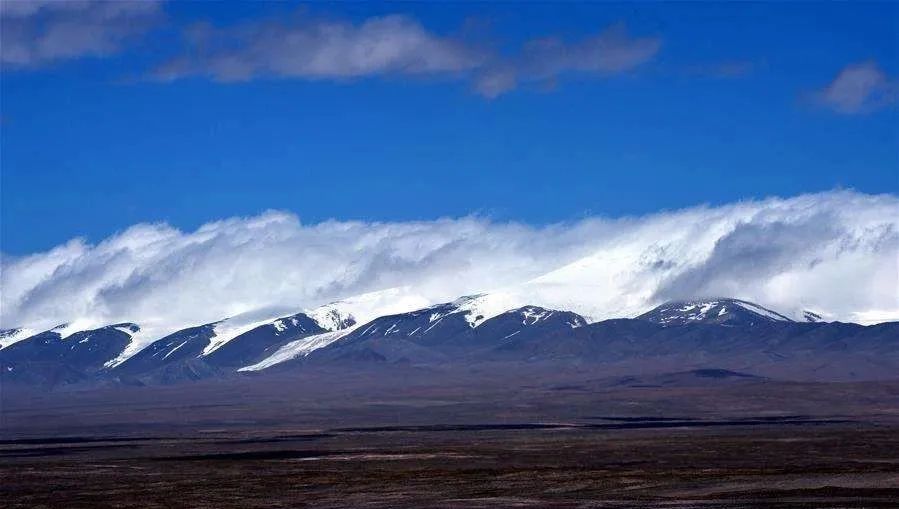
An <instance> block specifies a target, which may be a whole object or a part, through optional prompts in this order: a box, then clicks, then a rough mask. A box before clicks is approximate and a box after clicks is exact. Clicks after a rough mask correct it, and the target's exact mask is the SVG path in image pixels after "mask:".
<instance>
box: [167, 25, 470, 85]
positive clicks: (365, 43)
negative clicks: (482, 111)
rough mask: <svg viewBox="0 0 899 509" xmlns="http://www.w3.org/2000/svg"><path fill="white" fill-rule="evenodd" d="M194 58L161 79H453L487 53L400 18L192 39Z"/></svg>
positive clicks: (202, 32)
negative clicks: (402, 76) (396, 76)
mask: <svg viewBox="0 0 899 509" xmlns="http://www.w3.org/2000/svg"><path fill="white" fill-rule="evenodd" d="M186 39H187V42H188V45H189V46H190V49H189V51H188V54H189V56H184V57H181V58H178V59H176V60H173V61H172V62H169V63H168V64H166V65H164V66H163V67H161V68H159V69H157V71H156V72H155V76H156V77H157V78H158V79H161V80H174V79H178V78H181V77H185V76H191V75H199V76H205V77H209V78H212V79H215V80H218V81H241V80H248V79H252V78H256V77H288V78H302V79H312V80H315V79H346V78H355V77H361V76H375V75H386V74H405V75H433V74H455V73H461V72H463V71H467V70H471V69H473V68H475V67H477V66H479V65H481V63H482V61H483V59H484V58H485V56H484V54H483V53H482V52H480V51H478V50H476V49H474V48H471V47H469V46H467V45H466V44H464V43H463V42H462V41H459V40H456V39H453V38H451V37H443V36H440V35H437V34H434V33H432V32H429V31H428V30H426V29H425V28H424V27H423V26H422V25H421V24H420V23H419V22H418V21H416V20H414V19H412V18H410V17H408V16H402V15H390V16H381V17H372V18H369V19H367V20H365V21H363V22H362V23H359V24H353V23H350V22H347V21H335V20H318V19H306V18H305V17H297V16H294V17H291V18H289V19H288V20H286V21H281V20H271V21H256V22H252V23H248V24H244V25H239V26H236V27H229V28H214V27H212V26H208V25H205V26H197V27H194V28H193V29H192V30H190V31H189V32H188V36H187V38H186Z"/></svg>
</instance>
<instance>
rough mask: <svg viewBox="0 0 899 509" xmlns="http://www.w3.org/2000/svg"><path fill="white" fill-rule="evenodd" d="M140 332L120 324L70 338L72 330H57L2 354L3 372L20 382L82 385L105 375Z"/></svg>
mask: <svg viewBox="0 0 899 509" xmlns="http://www.w3.org/2000/svg"><path fill="white" fill-rule="evenodd" d="M139 330H140V328H139V327H138V326H137V325H136V324H133V323H119V324H115V325H109V326H106V327H101V328H98V329H91V330H85V331H76V332H73V333H71V334H69V333H68V332H71V327H69V326H66V325H61V326H57V327H54V328H53V329H50V330H48V331H44V332H41V333H38V334H36V335H32V336H31V337H29V338H27V339H24V340H21V341H18V342H16V343H14V344H11V345H9V346H7V347H5V348H3V350H0V370H2V372H3V374H4V375H5V376H6V377H7V379H12V380H18V381H23V380H24V381H29V382H33V383H48V382H49V383H54V382H59V381H80V380H82V379H86V378H88V377H90V376H92V375H95V374H97V373H99V372H100V371H102V369H103V368H104V365H105V364H106V363H107V362H108V361H109V359H113V358H115V357H116V356H118V355H119V354H121V352H122V351H123V350H124V349H125V347H126V346H127V345H128V343H129V342H130V341H131V337H132V336H133V335H134V334H135V333H137V332H138V331H139Z"/></svg>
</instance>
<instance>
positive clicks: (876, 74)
mask: <svg viewBox="0 0 899 509" xmlns="http://www.w3.org/2000/svg"><path fill="white" fill-rule="evenodd" d="M815 97H816V99H817V101H818V103H819V104H821V105H822V106H825V107H827V108H830V109H832V110H833V111H835V112H837V113H843V114H858V113H869V112H872V111H875V110H878V109H881V108H885V107H888V106H892V105H894V104H896V100H897V98H899V80H896V79H895V78H891V77H890V76H888V75H887V74H886V73H885V72H884V71H883V70H882V69H881V68H880V66H879V65H877V62H874V61H867V62H861V63H855V64H850V65H847V66H846V67H844V68H843V69H842V70H841V71H840V72H839V74H837V76H836V77H835V78H834V79H833V81H831V82H830V84H828V85H827V86H826V87H824V88H823V89H822V90H820V91H818V92H817V94H816V95H815Z"/></svg>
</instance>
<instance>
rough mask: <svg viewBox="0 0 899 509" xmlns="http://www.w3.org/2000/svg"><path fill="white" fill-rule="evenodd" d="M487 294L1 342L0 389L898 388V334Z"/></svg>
mask: <svg viewBox="0 0 899 509" xmlns="http://www.w3.org/2000/svg"><path fill="white" fill-rule="evenodd" d="M508 302H511V301H510V300H509V299H507V298H504V297H503V296H499V297H498V296H496V295H491V294H484V295H474V296H467V297H462V298H459V299H456V300H455V301H452V302H448V303H443V304H437V305H431V306H423V307H420V308H414V309H411V310H408V308H409V307H415V306H416V305H417V304H419V301H418V300H416V299H414V298H409V297H408V295H407V294H405V293H404V292H403V291H402V290H400V289H391V290H387V291H384V292H375V293H371V294H364V295H360V296H358V297H355V298H352V299H347V300H344V301H339V302H334V303H331V304H327V305H325V306H321V307H319V308H315V309H312V310H307V311H303V312H299V313H294V314H291V315H286V316H278V317H271V318H267V319H259V316H257V315H253V316H237V317H233V318H228V319H224V320H221V321H218V322H214V323H207V324H203V325H198V326H194V327H189V328H186V329H182V330H179V331H176V332H174V333H171V334H167V335H165V336H164V337H162V338H159V339H156V340H155V341H151V342H148V343H147V342H146V340H145V339H144V340H142V341H141V339H142V338H141V334H140V333H141V328H140V325H139V324H137V323H118V324H112V325H108V326H104V327H99V328H93V329H88V330H77V327H73V326H71V325H60V326H58V327H54V328H52V329H50V330H47V331H41V332H36V331H30V330H27V329H24V328H21V329H10V330H3V331H0V344H2V345H3V347H2V349H0V370H2V373H0V377H2V378H0V381H2V382H3V383H9V384H24V385H27V386H34V387H44V388H47V387H50V388H52V387H61V386H73V385H74V386H83V385H88V386H89V385H92V384H104V385H106V384H129V385H154V384H174V383H182V382H186V381H192V380H200V379H215V378H231V377H241V376H251V375H255V376H258V375H264V374H266V373H272V372H282V371H284V370H292V369H332V370H333V369H338V370H339V369H372V368H374V369H390V368H391V366H396V365H412V366H417V367H427V368H432V369H442V370H446V369H473V368H474V367H477V366H490V367H491V369H516V367H521V366H525V365H533V364H548V365H552V364H559V365H561V366H572V365H576V366H591V367H595V369H596V370H597V372H602V371H603V370H604V369H609V368H610V367H614V368H615V369H616V371H618V372H621V371H622V369H624V370H625V371H627V370H630V372H632V373H634V374H645V373H653V372H665V371H668V372H670V371H676V370H687V369H732V370H735V371H739V372H745V373H751V374H753V375H759V376H774V377H780V378H787V379H804V380H807V379H812V380H847V379H849V380H852V379H881V378H893V377H895V374H896V373H899V322H887V323H882V324H877V325H871V326H862V325H858V324H851V323H840V322H824V321H822V319H821V317H820V316H819V315H818V314H815V313H812V312H803V313H801V314H800V316H798V317H790V316H788V314H786V313H780V312H777V311H774V310H771V309H767V308H765V307H763V306H760V305H758V304H755V303H752V302H748V301H745V300H739V299H733V298H716V299H697V300H690V301H675V302H667V303H664V304H662V305H660V306H658V307H656V308H654V309H652V310H650V311H648V312H645V313H643V314H640V315H638V316H636V317H633V318H619V319H611V320H602V321H591V320H590V319H589V318H586V317H584V316H581V315H579V314H577V313H575V312H571V311H566V310H559V309H548V308H544V307H540V306H536V305H524V306H518V307H514V308H509V309H501V308H502V305H503V304H504V303H508Z"/></svg>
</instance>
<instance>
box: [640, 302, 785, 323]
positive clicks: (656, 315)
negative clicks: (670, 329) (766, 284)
mask: <svg viewBox="0 0 899 509" xmlns="http://www.w3.org/2000/svg"><path fill="white" fill-rule="evenodd" d="M637 318H638V319H640V320H646V321H650V322H654V323H658V324H660V325H665V326H675V325H686V324H690V323H712V324H719V325H756V324H760V323H770V322H792V321H794V320H793V319H791V318H788V317H787V316H785V315H783V314H781V313H778V312H776V311H772V310H770V309H768V308H766V307H763V306H760V305H758V304H756V303H754V302H749V301H745V300H740V299H732V298H715V299H699V300H680V301H671V302H666V303H665V304H662V305H660V306H658V307H656V308H655V309H652V310H651V311H648V312H646V313H643V314H642V315H640V316H638V317H637Z"/></svg>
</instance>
